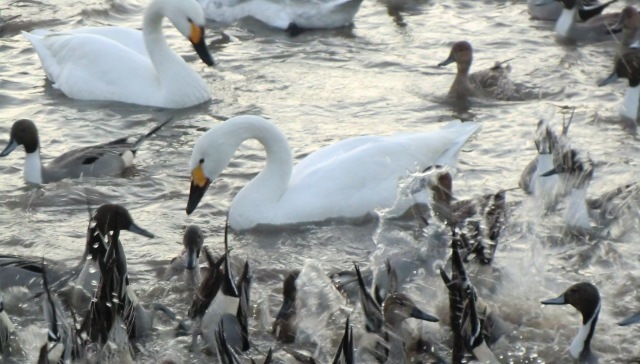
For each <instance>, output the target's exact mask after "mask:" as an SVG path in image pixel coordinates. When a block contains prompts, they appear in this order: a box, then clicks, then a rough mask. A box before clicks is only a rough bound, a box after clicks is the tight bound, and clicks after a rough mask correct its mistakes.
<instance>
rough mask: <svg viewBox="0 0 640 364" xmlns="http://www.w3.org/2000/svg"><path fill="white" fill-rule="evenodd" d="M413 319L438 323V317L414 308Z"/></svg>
mask: <svg viewBox="0 0 640 364" xmlns="http://www.w3.org/2000/svg"><path fill="white" fill-rule="evenodd" d="M411 317H413V318H417V319H418V320H423V321H429V322H438V321H440V320H438V318H437V317H435V316H432V315H429V314H428V313H426V312H424V311H422V310H421V309H419V308H417V307H414V308H413V310H412V311H411Z"/></svg>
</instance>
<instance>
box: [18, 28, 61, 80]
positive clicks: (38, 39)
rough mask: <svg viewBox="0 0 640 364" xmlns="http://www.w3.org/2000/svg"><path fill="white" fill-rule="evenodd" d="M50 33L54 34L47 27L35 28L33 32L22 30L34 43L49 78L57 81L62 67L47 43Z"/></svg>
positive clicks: (32, 43)
mask: <svg viewBox="0 0 640 364" xmlns="http://www.w3.org/2000/svg"><path fill="white" fill-rule="evenodd" d="M50 34H52V33H51V31H49V30H46V29H35V30H32V31H31V32H25V31H22V35H23V36H24V37H25V38H27V40H28V41H29V42H30V43H31V45H33V48H34V49H35V51H36V53H37V54H38V58H40V63H41V64H42V68H43V69H44V73H45V74H46V75H47V78H48V79H49V80H50V81H51V82H54V83H55V82H56V80H57V79H58V76H59V75H60V67H59V66H58V63H57V62H56V59H55V57H54V56H53V54H52V53H51V51H50V50H49V48H48V47H47V44H46V37H47V36H48V35H50ZM54 86H55V85H54Z"/></svg>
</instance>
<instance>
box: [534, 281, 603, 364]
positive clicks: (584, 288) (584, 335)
mask: <svg viewBox="0 0 640 364" xmlns="http://www.w3.org/2000/svg"><path fill="white" fill-rule="evenodd" d="M542 304H543V305H567V304H568V305H571V306H573V307H575V309H577V310H578V311H580V314H582V327H580V330H579V331H578V334H577V335H576V336H575V338H574V339H573V341H572V342H571V346H570V347H569V353H570V354H571V356H572V357H573V358H574V359H578V360H579V362H580V363H588V364H592V363H597V362H598V358H597V356H596V355H595V354H594V353H593V352H592V351H591V339H593V334H594V333H595V330H596V324H597V323H598V315H599V314H600V292H598V288H596V286H594V285H593V284H591V283H589V282H581V283H576V284H574V285H572V286H571V287H569V288H567V290H566V291H564V293H562V294H561V295H560V296H558V297H556V298H552V299H549V300H545V301H542Z"/></svg>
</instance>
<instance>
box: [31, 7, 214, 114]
mask: <svg viewBox="0 0 640 364" xmlns="http://www.w3.org/2000/svg"><path fill="white" fill-rule="evenodd" d="M164 17H167V18H168V19H169V20H170V21H171V23H173V25H174V26H175V27H176V28H177V29H178V30H179V31H180V33H182V35H184V36H185V37H186V38H188V39H189V40H190V41H191V43H192V44H193V47H194V49H195V50H196V52H197V53H198V55H199V56H200V59H202V61H203V62H204V63H206V64H207V65H210V66H211V65H213V59H212V58H211V55H210V54H209V51H208V50H207V47H206V44H205V41H204V24H205V17H204V13H203V12H202V8H201V7H200V6H199V5H198V3H196V2H195V0H154V1H153V2H151V4H149V6H148V7H147V9H146V11H145V13H144V20H143V24H142V31H139V30H136V29H129V28H122V27H113V26H112V27H95V28H81V29H75V30H70V31H64V32H51V31H49V30H44V29H36V30H34V31H32V32H31V33H27V32H22V34H23V35H24V36H25V37H26V38H27V39H28V40H29V41H30V42H31V44H33V47H34V48H35V50H36V52H37V53H38V56H39V57H40V61H41V63H42V66H43V68H44V71H45V73H46V75H47V77H48V78H49V79H50V80H51V81H52V82H53V86H54V87H55V88H58V89H60V90H61V91H62V92H64V94H65V95H67V96H68V97H71V98H74V99H82V100H112V101H121V102H126V103H132V104H139V105H148V106H156V107H165V108H183V107H189V106H193V105H197V104H200V103H203V102H205V101H207V100H209V99H210V98H211V96H210V94H209V90H208V87H207V84H206V83H205V82H204V80H203V79H202V78H201V77H200V75H199V74H198V73H197V72H196V71H195V70H193V69H192V68H191V67H190V66H189V65H188V64H187V63H186V62H185V61H184V60H183V59H182V57H180V56H178V55H177V54H175V53H174V52H173V51H172V50H171V48H169V45H168V44H167V41H166V39H165V38H164V35H163V34H162V19H163V18H164Z"/></svg>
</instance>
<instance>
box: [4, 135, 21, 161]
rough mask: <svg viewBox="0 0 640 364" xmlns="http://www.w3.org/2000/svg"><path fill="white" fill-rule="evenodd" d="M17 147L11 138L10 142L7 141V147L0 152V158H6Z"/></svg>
mask: <svg viewBox="0 0 640 364" xmlns="http://www.w3.org/2000/svg"><path fill="white" fill-rule="evenodd" d="M17 147H18V142H16V141H15V140H14V139H13V138H11V140H9V145H7V146H6V147H5V148H4V150H3V151H2V153H0V157H6V156H8V155H9V154H11V152H13V150H14V149H16V148H17Z"/></svg>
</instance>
